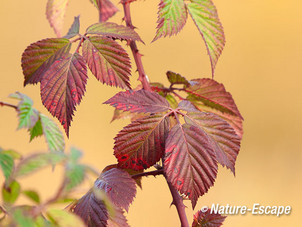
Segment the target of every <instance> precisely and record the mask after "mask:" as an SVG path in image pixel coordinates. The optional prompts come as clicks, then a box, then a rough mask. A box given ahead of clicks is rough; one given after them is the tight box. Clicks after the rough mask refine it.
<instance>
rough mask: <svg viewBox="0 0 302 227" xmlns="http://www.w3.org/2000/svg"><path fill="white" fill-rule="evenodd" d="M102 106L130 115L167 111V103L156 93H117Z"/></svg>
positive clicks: (139, 91)
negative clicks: (130, 113)
mask: <svg viewBox="0 0 302 227" xmlns="http://www.w3.org/2000/svg"><path fill="white" fill-rule="evenodd" d="M104 104H109V105H111V106H113V107H115V108H116V109H119V110H124V111H130V112H132V113H158V112H165V111H167V110H169V107H170V106H169V103H168V101H167V100H166V99H165V98H163V97H161V96H160V95H159V94H157V93H156V92H151V91H146V90H138V91H133V90H129V91H125V92H119V93H117V94H116V95H115V96H113V97H112V98H110V99H109V100H107V101H106V102H104Z"/></svg>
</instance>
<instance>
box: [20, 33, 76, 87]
mask: <svg viewBox="0 0 302 227" xmlns="http://www.w3.org/2000/svg"><path fill="white" fill-rule="evenodd" d="M70 47H71V43H70V42H69V40H68V39H63V38H54V39H43V40H40V41H38V42H36V43H33V44H31V45H30V46H28V47H27V48H26V50H25V51H24V52H23V54H22V60H21V61H22V69H23V74H24V76H25V81H24V86H25V85H27V84H35V83H38V82H41V80H42V77H43V75H44V73H45V71H46V70H47V69H48V67H49V66H50V65H51V64H52V63H53V62H54V61H55V60H57V59H58V58H59V57H60V56H61V55H64V54H66V53H68V52H69V50H70Z"/></svg>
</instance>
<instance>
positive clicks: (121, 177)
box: [94, 168, 136, 211]
mask: <svg viewBox="0 0 302 227" xmlns="http://www.w3.org/2000/svg"><path fill="white" fill-rule="evenodd" d="M94 186H95V187H97V188H98V189H100V190H103V191H104V192H105V193H106V194H107V196H108V197H109V198H110V200H111V202H113V203H114V204H115V205H116V206H117V207H121V208H122V209H125V210H126V211H128V208H129V205H130V204H131V203H132V201H133V199H134V197H135V195H136V185H135V181H134V180H133V179H132V178H131V177H130V175H129V174H128V173H127V172H126V171H124V170H121V169H117V168H112V169H109V170H107V171H105V172H103V173H102V174H101V175H100V177H99V178H98V179H97V180H96V181H95V183H94Z"/></svg>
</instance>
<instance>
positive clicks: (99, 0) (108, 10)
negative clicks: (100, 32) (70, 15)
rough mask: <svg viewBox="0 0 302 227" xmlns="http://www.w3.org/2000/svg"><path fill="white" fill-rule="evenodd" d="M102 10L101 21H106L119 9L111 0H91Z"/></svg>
mask: <svg viewBox="0 0 302 227" xmlns="http://www.w3.org/2000/svg"><path fill="white" fill-rule="evenodd" d="M90 1H91V2H92V4H93V5H94V6H95V7H96V8H98V10H99V12H100V21H102V22H105V21H107V20H108V19H109V18H110V17H112V16H113V15H114V14H115V13H116V12H117V11H118V9H117V8H116V6H115V5H114V4H113V3H112V2H111V1H110V0H90Z"/></svg>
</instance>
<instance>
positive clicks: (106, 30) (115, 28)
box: [86, 22, 143, 42]
mask: <svg viewBox="0 0 302 227" xmlns="http://www.w3.org/2000/svg"><path fill="white" fill-rule="evenodd" d="M86 33H87V34H97V35H101V36H105V37H110V38H114V39H121V40H133V41H141V42H143V41H142V40H141V38H140V37H139V35H138V34H137V33H136V32H135V31H134V30H133V29H131V28H129V27H125V26H123V25H118V24H115V23H112V22H104V23H96V24H93V25H91V26H89V27H88V28H87V30H86Z"/></svg>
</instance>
